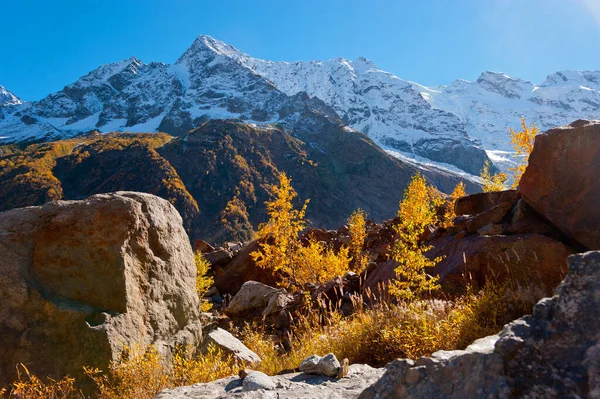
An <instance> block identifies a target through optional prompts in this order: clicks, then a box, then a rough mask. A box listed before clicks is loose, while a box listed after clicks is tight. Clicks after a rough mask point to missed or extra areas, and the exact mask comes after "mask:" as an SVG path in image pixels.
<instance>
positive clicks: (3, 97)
mask: <svg viewBox="0 0 600 399" xmlns="http://www.w3.org/2000/svg"><path fill="white" fill-rule="evenodd" d="M22 103H23V102H22V101H21V100H20V99H19V97H17V96H15V95H14V94H13V93H12V92H10V91H9V90H7V89H5V88H4V86H0V106H3V105H17V104H22Z"/></svg>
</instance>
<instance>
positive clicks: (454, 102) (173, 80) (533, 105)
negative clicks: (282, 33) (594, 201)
mask: <svg viewBox="0 0 600 399" xmlns="http://www.w3.org/2000/svg"><path fill="white" fill-rule="evenodd" d="M0 93H3V92H0ZM13 97H14V96H13ZM3 98H4V97H3V96H2V94H0V99H3ZM14 98H15V99H16V101H15V100H11V101H2V102H0V137H1V138H4V141H9V142H10V141H23V140H32V139H37V140H39V139H44V140H52V139H57V138H64V137H69V136H72V135H75V134H78V133H81V132H85V131H89V130H100V131H102V132H108V131H131V132H141V131H145V132H148V131H158V130H160V131H166V132H168V133H171V134H176V135H178V134H182V133H184V132H186V131H188V130H190V129H192V128H194V127H197V126H199V125H200V124H202V123H203V122H205V121H206V120H208V119H226V118H235V119H241V120H245V121H248V122H251V123H257V124H268V123H279V124H283V125H284V126H287V127H289V128H290V129H292V130H294V129H304V130H314V131H315V132H316V131H318V127H317V126H316V125H315V120H316V119H315V117H316V118H317V119H318V118H319V117H318V116H321V117H323V118H324V119H326V120H328V121H330V122H332V123H344V124H346V125H348V126H350V127H352V128H354V129H356V130H360V131H362V132H364V133H366V134H368V135H369V136H370V137H371V138H372V139H373V140H374V141H375V142H377V143H378V144H379V145H380V146H382V147H383V148H385V149H388V150H390V151H396V152H399V153H400V155H402V156H409V157H413V158H416V159H419V160H423V159H425V160H427V159H428V160H431V161H434V162H438V163H447V164H452V165H454V166H456V167H458V168H460V169H462V170H464V171H467V172H470V173H473V174H477V173H478V171H479V170H480V169H481V165H482V164H483V162H484V161H485V160H486V159H488V157H487V155H486V152H485V151H484V149H485V150H488V151H489V153H490V154H491V155H492V156H494V155H495V154H494V152H493V151H506V150H508V149H509V140H508V136H507V133H506V130H507V128H508V127H518V126H519V119H520V117H521V116H525V117H526V118H527V120H528V122H534V123H536V124H538V126H539V127H540V128H542V129H546V128H549V127H552V126H556V125H562V124H565V123H569V122H571V121H572V120H574V119H579V118H597V117H598V116H599V114H600V72H558V73H555V74H552V75H550V76H549V77H548V78H547V79H546V81H545V82H544V83H542V84H541V85H539V86H538V85H534V84H533V83H531V82H526V81H523V80H520V79H513V78H510V77H508V76H506V75H503V74H499V73H493V72H485V73H483V74H482V75H481V77H480V78H479V79H478V80H477V81H475V82H468V81H465V80H457V81H455V82H453V83H452V84H451V85H449V86H446V87H438V88H429V87H425V86H421V85H419V84H417V83H413V82H409V81H405V80H402V79H400V78H398V77H396V76H394V75H393V74H391V73H389V72H385V71H382V70H380V69H379V68H377V66H375V64H373V63H372V62H371V61H369V60H367V59H365V58H358V59H356V60H354V61H350V60H346V59H343V58H337V59H333V60H329V61H310V62H271V61H265V60H260V59H256V58H253V57H250V56H249V55H247V54H244V53H242V52H240V51H239V50H237V49H235V48H234V47H233V46H230V45H227V44H225V43H223V42H220V41H218V40H215V39H213V38H211V37H208V36H200V37H198V38H197V39H196V40H195V42H194V43H193V44H192V46H191V47H190V48H189V49H188V50H186V52H185V53H184V54H183V55H182V56H181V57H180V58H179V59H178V60H177V61H176V62H175V63H174V64H172V65H167V64H163V63H156V62H152V63H149V64H145V63H143V62H142V61H140V60H138V59H136V58H135V57H132V58H130V59H127V60H124V61H121V62H117V63H113V64H108V65H103V66H101V67H99V68H98V69H96V70H94V71H92V72H90V73H88V74H87V75H85V76H83V77H82V78H80V79H79V80H78V81H76V82H75V83H72V84H70V85H68V86H66V87H65V88H64V89H63V90H61V91H59V92H57V93H53V94H50V95H49V96H47V97H46V98H44V99H42V100H40V101H37V102H25V103H20V101H19V100H18V98H16V97H14ZM307 111H309V112H308V114H310V115H311V117H307V115H308V114H307ZM493 159H500V158H497V157H495V158H493Z"/></svg>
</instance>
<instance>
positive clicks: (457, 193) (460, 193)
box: [442, 180, 467, 227]
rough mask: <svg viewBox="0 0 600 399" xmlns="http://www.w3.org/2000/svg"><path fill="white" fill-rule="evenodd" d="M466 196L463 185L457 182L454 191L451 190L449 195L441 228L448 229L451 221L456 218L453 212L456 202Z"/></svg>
mask: <svg viewBox="0 0 600 399" xmlns="http://www.w3.org/2000/svg"><path fill="white" fill-rule="evenodd" d="M465 195H467V192H466V191H465V183H463V182H462V180H461V181H459V182H458V184H457V185H456V187H454V190H452V194H450V200H449V203H448V204H447V206H446V212H445V213H444V220H443V223H442V224H443V226H444V227H449V226H451V225H452V221H453V220H454V218H455V217H456V213H455V212H454V205H455V204H456V200H457V199H459V198H460V197H464V196H465Z"/></svg>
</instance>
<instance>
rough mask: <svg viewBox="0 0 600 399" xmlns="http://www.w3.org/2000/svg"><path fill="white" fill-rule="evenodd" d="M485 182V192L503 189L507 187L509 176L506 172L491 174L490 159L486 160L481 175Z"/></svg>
mask: <svg viewBox="0 0 600 399" xmlns="http://www.w3.org/2000/svg"><path fill="white" fill-rule="evenodd" d="M479 176H480V177H481V181H482V183H483V192H484V193H489V192H492V191H502V190H504V189H506V187H505V185H504V184H505V183H506V180H507V179H508V176H507V175H506V173H504V172H498V173H496V174H494V175H491V174H490V161H485V163H484V164H483V169H481V173H480V175H479Z"/></svg>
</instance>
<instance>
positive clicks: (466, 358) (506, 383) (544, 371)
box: [360, 251, 600, 399]
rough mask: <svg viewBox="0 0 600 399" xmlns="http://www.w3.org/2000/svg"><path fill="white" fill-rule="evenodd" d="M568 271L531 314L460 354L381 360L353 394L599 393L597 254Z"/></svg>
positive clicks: (573, 261)
mask: <svg viewBox="0 0 600 399" xmlns="http://www.w3.org/2000/svg"><path fill="white" fill-rule="evenodd" d="M568 263H569V273H568V275H567V277H566V278H565V279H564V280H563V282H562V283H561V284H560V286H559V287H558V288H557V290H556V295H555V296H554V297H552V298H545V299H542V300H541V301H540V302H538V304H537V305H536V306H535V307H534V309H533V314H532V315H530V316H525V317H522V318H520V319H518V320H515V321H514V322H512V323H510V324H508V325H507V326H505V328H504V329H503V331H502V332H501V333H500V334H498V335H495V336H490V337H487V338H483V339H481V340H478V341H475V342H474V343H473V344H472V345H471V346H469V347H468V348H467V349H466V350H463V351H448V352H447V351H440V352H436V353H434V354H433V355H432V356H431V357H430V358H420V359H418V360H416V361H411V360H406V359H399V360H396V361H394V362H392V363H391V364H389V365H388V368H387V371H386V372H385V374H384V375H383V376H382V377H381V379H380V380H379V381H377V383H375V384H374V385H373V386H371V387H369V388H368V389H366V390H365V391H364V392H363V393H362V394H361V395H360V397H361V398H381V399H383V398H396V397H406V398H477V397H485V398H512V397H527V398H558V397H561V398H563V397H564V398H566V397H572V398H600V377H599V375H600V373H599V370H600V367H599V364H600V360H599V359H600V356H599V355H600V252H598V251H596V252H588V253H585V254H579V255H573V256H570V257H569V258H568Z"/></svg>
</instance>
